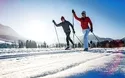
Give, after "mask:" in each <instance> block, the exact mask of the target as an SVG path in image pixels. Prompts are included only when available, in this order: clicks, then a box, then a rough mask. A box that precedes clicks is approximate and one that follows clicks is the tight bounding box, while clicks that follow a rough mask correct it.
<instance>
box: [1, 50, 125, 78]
mask: <svg viewBox="0 0 125 78" xmlns="http://www.w3.org/2000/svg"><path fill="white" fill-rule="evenodd" d="M0 78H125V48H113V49H110V48H109V49H106V50H105V49H104V48H95V49H90V50H89V52H84V51H82V49H75V50H67V51H65V50H59V49H0Z"/></svg>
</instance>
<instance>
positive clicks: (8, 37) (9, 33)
mask: <svg viewBox="0 0 125 78" xmlns="http://www.w3.org/2000/svg"><path fill="white" fill-rule="evenodd" d="M0 40H2V41H12V42H13V41H17V40H25V38H23V37H21V36H20V35H19V34H18V33H17V32H16V31H14V30H13V29H12V28H10V27H9V26H4V25H2V24H0Z"/></svg>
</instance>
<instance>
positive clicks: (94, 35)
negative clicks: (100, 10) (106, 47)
mask: <svg viewBox="0 0 125 78" xmlns="http://www.w3.org/2000/svg"><path fill="white" fill-rule="evenodd" d="M92 34H93V35H94V36H95V38H96V39H97V41H98V42H100V41H99V39H98V38H97V36H96V35H95V34H94V33H93V32H92Z"/></svg>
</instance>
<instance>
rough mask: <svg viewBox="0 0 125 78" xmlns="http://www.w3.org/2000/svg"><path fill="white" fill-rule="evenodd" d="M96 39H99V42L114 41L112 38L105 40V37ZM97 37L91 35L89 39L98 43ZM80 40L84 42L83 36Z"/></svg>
mask: <svg viewBox="0 0 125 78" xmlns="http://www.w3.org/2000/svg"><path fill="white" fill-rule="evenodd" d="M96 37H97V38H98V40H99V41H105V40H108V41H111V40H113V39H112V38H103V37H99V36H96ZM96 37H95V36H94V35H89V36H88V39H89V41H94V42H98V40H97V38H96ZM79 39H80V40H81V41H82V40H83V36H80V37H79ZM77 41H78V40H77Z"/></svg>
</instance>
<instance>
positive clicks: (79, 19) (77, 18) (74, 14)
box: [72, 10, 81, 21]
mask: <svg viewBox="0 0 125 78" xmlns="http://www.w3.org/2000/svg"><path fill="white" fill-rule="evenodd" d="M72 13H73V16H74V17H75V19H76V20H78V21H81V18H79V17H77V15H76V13H75V11H74V10H72Z"/></svg>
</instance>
